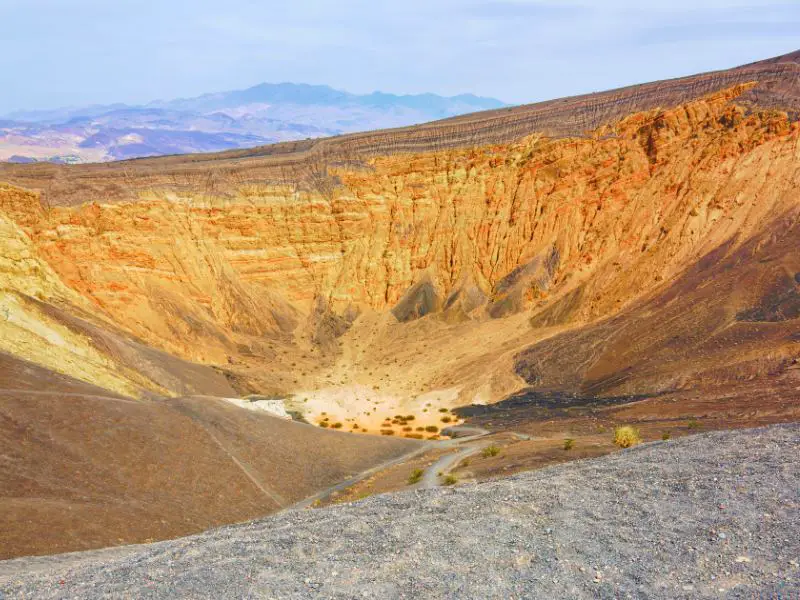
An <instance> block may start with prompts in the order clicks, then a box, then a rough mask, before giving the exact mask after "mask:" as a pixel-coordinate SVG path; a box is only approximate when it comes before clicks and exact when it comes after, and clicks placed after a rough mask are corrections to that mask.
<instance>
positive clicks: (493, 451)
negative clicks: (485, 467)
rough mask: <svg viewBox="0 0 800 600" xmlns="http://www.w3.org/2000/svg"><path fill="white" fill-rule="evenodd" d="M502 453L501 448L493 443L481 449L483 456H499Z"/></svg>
mask: <svg viewBox="0 0 800 600" xmlns="http://www.w3.org/2000/svg"><path fill="white" fill-rule="evenodd" d="M498 454H500V448H498V447H497V446H495V445H494V444H492V445H491V446H486V448H484V449H483V450H481V456H483V458H491V457H492V456H497V455H498Z"/></svg>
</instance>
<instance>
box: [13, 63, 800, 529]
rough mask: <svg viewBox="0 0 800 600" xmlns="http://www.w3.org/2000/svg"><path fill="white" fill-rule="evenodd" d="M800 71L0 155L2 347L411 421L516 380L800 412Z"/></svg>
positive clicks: (116, 385)
mask: <svg viewBox="0 0 800 600" xmlns="http://www.w3.org/2000/svg"><path fill="white" fill-rule="evenodd" d="M798 61H800V55H798V54H797V53H794V54H792V55H787V56H785V57H780V58H778V59H774V60H771V61H764V62H761V63H756V64H753V65H748V66H744V67H739V68H737V69H732V70H730V71H723V72H719V73H711V74H707V75H700V76H696V77H691V78H685V79H681V80H674V81H669V82H659V83H655V84H647V85H644V86H638V87H633V88H627V89H624V90H616V91H612V92H607V93H605V94H598V95H593V96H590V97H583V98H573V99H566V100H563V101H553V102H550V103H544V104H540V105H532V106H528V107H520V108H517V109H513V110H511V111H510V112H508V111H505V112H504V111H500V112H496V111H494V112H488V113H478V114H475V115H471V116H467V117H460V118H457V119H453V120H447V121H442V122H438V123H434V124H430V125H426V126H421V127H416V128H409V129H401V130H392V131H385V132H374V133H371V134H368V135H367V134H364V135H354V136H343V137H340V138H331V139H329V140H323V141H309V142H298V143H294V144H283V145H276V146H269V147H264V148H259V149H254V150H249V151H241V152H231V153H222V154H219V155H202V156H181V157H165V158H163V159H158V160H155V159H147V160H138V161H130V162H122V163H114V164H107V165H92V166H60V167H59V166H54V165H4V166H0V181H5V182H6V183H2V184H0V257H2V258H0V352H2V353H5V354H6V355H8V357H9V360H17V361H27V362H26V363H25V364H31V363H32V364H33V365H34V366H37V367H38V368H41V369H46V371H45V372H46V373H47V375H46V377H44V376H43V377H44V378H45V379H48V378H52V380H53V381H57V385H56V388H55V391H62V392H63V391H64V389H66V388H64V389H62V388H61V387H60V386H64V385H66V386H67V387H70V386H72V385H75V384H74V380H78V381H82V382H86V383H90V384H92V385H94V386H98V387H100V388H103V389H104V390H107V392H106V394H110V395H112V396H114V397H124V398H126V399H131V398H135V399H140V400H141V402H143V404H142V407H145V406H147V407H150V408H151V409H152V407H153V406H156V405H158V406H159V407H162V408H163V406H164V403H167V404H169V403H168V402H167V400H165V398H169V397H185V396H198V395H201V396H202V395H210V396H223V397H224V396H232V395H244V394H247V393H262V394H269V395H277V396H279V397H282V398H286V399H287V401H288V402H289V404H290V405H291V406H290V408H291V409H292V410H295V411H298V412H302V413H303V414H304V415H305V417H306V418H307V419H308V420H309V421H311V422H313V423H319V424H322V423H325V424H326V425H334V424H336V423H341V426H342V428H343V429H345V430H347V431H358V432H364V431H365V430H366V431H367V432H369V433H376V432H377V431H378V430H379V429H384V430H391V431H392V432H393V433H394V434H395V435H414V436H419V435H422V434H420V433H418V432H417V431H418V430H417V427H426V426H427V427H440V426H442V424H443V422H442V419H450V420H452V419H453V416H452V415H449V414H448V415H445V416H442V413H440V412H439V411H440V410H442V409H443V410H446V409H449V408H453V407H457V406H463V405H469V404H485V403H487V402H495V401H497V400H500V399H502V398H504V397H506V396H508V395H509V394H512V393H515V392H519V391H524V392H525V393H526V394H527V393H533V394H534V395H535V394H537V393H538V394H540V395H541V394H543V393H547V394H551V395H552V396H553V397H554V398H565V397H568V396H573V395H578V396H582V397H588V398H597V397H601V398H604V397H614V398H617V399H620V398H622V399H624V398H625V397H629V396H635V397H636V398H637V399H648V398H649V399H652V398H658V397H663V395H665V394H670V393H671V394H673V396H671V399H670V400H669V401H670V402H677V399H678V398H689V397H691V398H692V399H693V401H697V402H695V403H694V405H695V406H696V405H699V404H702V403H703V401H705V400H708V402H707V403H706V404H707V405H708V406H710V408H708V410H713V411H716V412H715V415H716V417H718V418H723V417H724V414H725V410H726V408H725V407H726V405H727V403H729V402H730V403H734V404H736V406H738V407H741V406H747V403H748V402H749V403H751V404H753V405H754V410H755V409H756V408H757V407H756V406H755V404H757V403H758V399H757V397H754V396H750V395H749V392H748V391H747V390H752V389H757V390H759V394H761V396H758V397H762V396H763V395H771V396H773V397H780V398H782V399H783V400H784V404H785V403H793V402H797V401H798V400H800V367H799V366H798V360H800V314H799V313H798V310H800V250H798V249H800V243H798V242H800V235H799V234H800V229H798V217H799V216H800V194H799V193H798V190H800V121H798V119H797V111H798V106H800V101H799V100H798V97H799V96H798V94H800V91H799V90H800V82H798V73H800V63H799V62H798ZM17 371H18V369H16V367H15V368H14V369H13V370H12V372H17ZM65 377H67V378H72V379H64V378H65ZM65 381H70V382H72V383H69V385H67V383H65ZM745 384H746V385H745ZM6 385H7V387H8V388H9V389H11V390H12V391H13V390H14V389H16V384H15V383H14V380H13V378H12V379H11V381H10V382H9V383H7V384H6ZM712 390H713V393H711V391H712ZM29 395H30V394H29ZM24 397H26V396H20V398H24ZM704 399H705V400H704ZM18 400H19V399H16V400H14V401H6V400H5V399H4V400H3V406H4V407H6V410H11V408H8V407H12V408H13V410H14V411H17V410H21V408H20V407H25V406H31V407H32V406H34V405H33V404H30V405H28V404H26V403H24V402H23V403H22V404H18ZM148 403H149V404H148ZM153 403H155V404H153ZM55 406H56V408H58V407H60V409H59V410H63V411H66V412H69V410H71V409H70V408H69V405H68V404H67V403H64V404H63V405H62V404H57V405H55ZM112 406H116V404H114V405H112ZM209 406H211V405H209ZM653 406H655V404H654V405H653ZM142 407H139V406H138V405H137V408H136V410H137V411H140V410H141V411H144V412H142V413H141V414H140V415H139V417H138V420H135V422H136V423H139V424H140V426H141V427H142V428H143V429H146V427H147V421H148V418H151V416H148V414H149V413H147V410H149V409H147V410H146V409H145V408H142ZM84 408H85V410H86V411H87V413H90V412H91V410H89V409H88V408H86V407H84ZM31 410H33V409H31ZM92 410H95V409H92ZM96 410H99V411H101V412H103V411H105V408H103V409H96ZM208 410H210V409H208ZM231 410H232V408H231ZM737 410H738V409H737ZM781 411H782V412H780V414H778V413H775V415H777V416H774V418H773V421H774V420H782V419H784V420H785V418H786V417H785V415H788V414H792V412H791V410H787V407H786V406H782V407H781ZM740 412H742V411H740ZM745 412H746V411H745ZM15 414H16V413H15ZM36 414H38V413H36V411H34V412H27V413H25V414H24V415H22V416H20V415H17V416H11V417H8V419H9V420H8V422H9V423H11V425H9V427H10V429H9V431H11V432H20V431H22V432H24V431H26V429H25V427H23V426H17V425H14V423H17V422H18V421H20V422H23V423H26V422H35V416H36ZM103 414H105V412H103ZM137 414H139V413H137ZM397 415H400V416H410V415H413V416H414V419H415V422H414V423H413V426H409V425H408V422H402V423H401V420H398V419H397V418H396V416H397ZM768 416H769V415H767V416H764V415H761V417H764V418H765V419H766V418H767V417H768ZM387 417H388V419H387ZM739 417H742V418H744V417H743V415H739ZM761 417H760V418H761ZM53 419H54V420H55V421H58V414H57V413H53ZM392 420H394V421H395V423H392ZM740 420H741V419H740ZM240 425H241V424H240ZM395 425H397V427H395ZM241 426H242V427H244V425H241ZM237 427H238V426H237ZM234 429H235V428H234ZM423 431H424V429H423ZM425 433H426V434H427V433H430V432H425ZM9 435H10V434H9ZM142 435H144V434H142ZM351 437H355V436H351ZM373 441H374V440H373ZM105 451H107V452H113V451H114V449H113V448H112V447H110V446H109V447H107V448H105ZM48 456H49V455H47V454H42V455H39V458H40V459H41V461H40V462H39V463H36V462H31V463H25V464H24V465H23V467H21V468H20V471H19V472H20V473H21V474H22V475H20V477H22V479H24V480H32V479H35V476H36V473H37V472H38V471H39V470H41V469H42V468H43V467H42V465H46V464H48V461H47V459H48ZM229 467H230V465H229ZM337 472H338V471H337ZM23 487H24V486H23ZM3 489H10V488H8V486H5V485H4V486H3ZM25 490H28V488H24V490H23V491H24V493H21V495H20V496H19V497H27V496H25V494H27V493H28V492H29V491H30V490H28V491H25ZM31 493H33V492H31ZM15 494H17V492H15ZM29 495H30V494H29ZM110 497H113V494H111V496H110ZM12 498H17V496H14V495H13V494H12ZM18 505H21V504H19V503H18ZM23 505H24V504H23ZM30 520H33V518H31V519H30ZM20 521H24V519H22V518H20ZM216 522H219V521H216Z"/></svg>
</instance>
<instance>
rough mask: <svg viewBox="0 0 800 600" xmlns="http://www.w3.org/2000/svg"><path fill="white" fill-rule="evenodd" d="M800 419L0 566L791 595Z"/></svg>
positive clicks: (51, 572)
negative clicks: (146, 542)
mask: <svg viewBox="0 0 800 600" xmlns="http://www.w3.org/2000/svg"><path fill="white" fill-rule="evenodd" d="M799 451H800V426H798V425H785V426H775V427H770V428H764V429H755V430H746V431H738V432H717V433H708V434H703V435H697V436H694V437H691V438H684V439H680V440H673V441H669V442H659V443H653V444H648V445H645V446H640V447H638V448H635V449H632V450H628V451H624V452H620V453H618V454H615V455H612V456H608V457H604V458H599V459H593V460H585V461H579V462H574V463H570V464H566V465H560V466H557V467H552V468H548V469H544V470H541V471H537V472H533V473H526V474H522V475H518V476H515V477H511V478H508V479H503V480H499V481H494V482H487V483H482V484H475V485H464V486H457V487H455V488H446V489H434V490H424V491H414V492H407V493H401V494H391V495H385V496H377V497H374V498H369V499H367V500H364V501H362V502H358V503H356V504H351V505H343V506H336V507H331V508H327V509H322V510H310V511H294V512H287V513H283V514H280V515H276V516H273V517H271V518H267V519H263V520H259V521H254V522H251V523H247V524H244V525H238V526H231V527H224V528H221V529H216V530H212V531H208V532H206V533H203V534H201V535H197V536H192V537H188V538H182V539H179V540H173V541H169V542H161V543H157V544H150V545H144V546H132V547H127V548H120V549H113V550H105V551H97V552H86V553H79V554H71V555H62V556H57V557H45V558H39V559H18V560H13V561H6V562H0V597H6V598H96V597H115V598H133V597H135V598H209V597H211V598H280V599H284V598H459V599H463V598H754V597H756V598H797V597H798V595H800V568H798V561H800V463H799V462H798V457H800V452H799Z"/></svg>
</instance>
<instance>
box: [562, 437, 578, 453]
mask: <svg viewBox="0 0 800 600" xmlns="http://www.w3.org/2000/svg"><path fill="white" fill-rule="evenodd" d="M574 447H575V440H573V439H572V438H567V439H565V440H564V450H572V448H574Z"/></svg>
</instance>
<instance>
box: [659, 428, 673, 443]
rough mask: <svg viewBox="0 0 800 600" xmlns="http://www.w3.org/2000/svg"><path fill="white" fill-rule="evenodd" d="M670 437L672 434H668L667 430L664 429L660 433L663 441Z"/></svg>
mask: <svg viewBox="0 0 800 600" xmlns="http://www.w3.org/2000/svg"><path fill="white" fill-rule="evenodd" d="M671 437H672V436H671V435H670V433H669V431H665V432H664V433H662V434H661V439H662V440H664V441H665V442H666V441H667V440H668V439H669V438H671Z"/></svg>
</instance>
